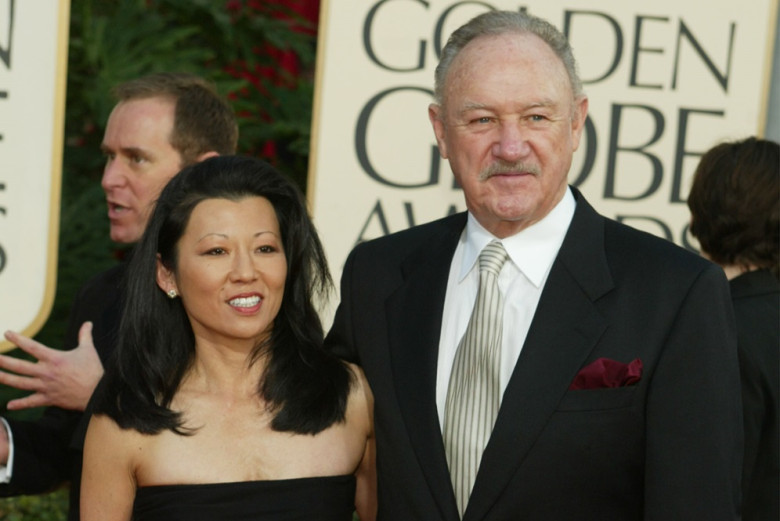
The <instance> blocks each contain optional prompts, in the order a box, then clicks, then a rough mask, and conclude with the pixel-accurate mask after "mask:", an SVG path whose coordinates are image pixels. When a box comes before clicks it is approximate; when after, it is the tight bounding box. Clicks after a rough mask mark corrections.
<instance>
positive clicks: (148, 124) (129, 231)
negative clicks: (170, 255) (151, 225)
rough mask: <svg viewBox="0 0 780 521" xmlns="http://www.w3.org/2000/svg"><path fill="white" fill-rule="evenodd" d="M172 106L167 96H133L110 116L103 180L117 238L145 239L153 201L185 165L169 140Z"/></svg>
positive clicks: (104, 145)
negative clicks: (142, 97)
mask: <svg viewBox="0 0 780 521" xmlns="http://www.w3.org/2000/svg"><path fill="white" fill-rule="evenodd" d="M174 111H175V104H174V102H173V101H172V100H169V99H164V98H146V99H134V100H128V101H122V102H120V103H118V104H117V105H116V107H114V110H113V111H112V112H111V115H110V116H109V118H108V124H107V125H106V133H105V135H104V137H103V144H102V145H101V148H102V150H103V153H104V154H105V155H106V166H105V168H104V170H103V180H102V182H101V185H102V186H103V190H104V191H105V193H106V202H107V203H108V218H109V220H110V222H111V240H113V241H116V242H120V243H133V242H136V241H138V240H139V239H140V238H141V235H142V234H143V232H144V229H145V228H146V222H147V220H148V219H149V215H150V213H151V210H152V205H153V204H154V201H155V200H156V199H157V196H158V195H159V193H160V191H161V190H162V188H163V186H165V184H166V183H167V182H168V180H169V179H170V178H171V177H173V176H174V175H176V173H177V172H178V171H179V170H180V169H181V166H182V164H181V162H182V161H181V156H180V154H179V152H178V151H177V150H175V149H174V148H173V146H171V144H170V135H171V132H172V130H173V123H174V117H175V114H174Z"/></svg>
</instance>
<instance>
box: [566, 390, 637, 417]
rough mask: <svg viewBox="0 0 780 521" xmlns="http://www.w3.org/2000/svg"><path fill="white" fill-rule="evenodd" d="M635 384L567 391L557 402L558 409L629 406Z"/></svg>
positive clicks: (632, 398) (598, 408)
mask: <svg viewBox="0 0 780 521" xmlns="http://www.w3.org/2000/svg"><path fill="white" fill-rule="evenodd" d="M636 390H637V386H635V385H632V386H629V387H617V388H610V389H580V390H575V391H567V392H566V394H565V395H563V399H562V400H561V401H560V403H559V404H558V407H557V410H558V411H601V410H608V409H621V408H625V407H630V406H631V405H632V404H633V402H634V398H635V396H636Z"/></svg>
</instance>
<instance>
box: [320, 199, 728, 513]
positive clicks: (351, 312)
mask: <svg viewBox="0 0 780 521" xmlns="http://www.w3.org/2000/svg"><path fill="white" fill-rule="evenodd" d="M573 191H574V193H575V197H576V200H577V208H576V211H575V215H574V218H573V220H572V223H571V226H570V228H569V230H568V232H567V235H566V238H565V240H564V242H563V245H562V247H561V250H560V252H559V253H558V256H557V258H556V260H555V262H554V264H553V267H552V271H551V272H550V275H549V278H548V280H547V283H546V285H545V287H544V290H543V293H542V296H541V299H540V301H539V305H538V308H537V311H536V314H535V316H534V318H533V322H532V324H531V328H530V330H529V332H528V336H527V339H526V341H525V344H524V346H523V349H522V353H521V355H520V358H519V360H518V362H517V364H516V366H515V370H514V373H513V375H512V378H511V380H510V382H509V384H508V386H507V389H506V391H505V394H504V396H503V401H502V405H501V409H500V412H499V415H498V419H497V421H496V425H495V428H494V431H493V434H492V437H491V439H490V441H489V443H488V446H487V448H486V450H485V453H484V455H483V459H482V463H481V466H480V470H479V475H478V476H477V480H476V483H475V485H474V489H473V491H472V496H471V499H470V501H469V504H468V507H467V510H466V512H465V514H464V518H463V519H464V520H466V521H474V520H495V521H498V520H502V521H510V520H511V521H516V520H521V519H522V520H524V521H534V520H540V521H553V520H554V521H565V520H590V519H599V520H602V519H604V520H621V521H630V520H640V519H644V520H657V521H673V520H684V521H695V520H702V521H718V520H727V519H728V520H732V519H737V518H738V514H737V512H738V503H739V474H740V470H741V443H742V435H741V430H742V425H741V423H742V420H741V406H740V398H739V372H738V361H737V352H736V336H735V330H734V319H733V314H732V311H731V305H730V302H729V293H728V285H727V282H726V279H725V276H724V274H723V271H722V270H721V269H720V268H718V267H717V266H715V265H714V264H711V263H709V262H708V261H705V260H703V259H701V258H700V257H698V256H697V255H694V254H692V253H690V252H687V251H685V250H683V249H681V248H679V247H677V246H675V245H673V244H672V243H670V242H667V241H664V240H662V239H658V238H656V237H653V236H651V235H649V234H646V233H643V232H639V231H637V230H634V229H631V228H629V227H627V226H624V225H621V224H618V223H616V222H614V221H611V220H607V219H605V218H603V217H601V216H600V215H598V214H597V213H596V212H595V211H594V210H593V208H592V207H591V206H590V205H589V204H588V203H587V202H586V201H585V199H584V198H583V197H582V196H581V194H579V192H577V191H576V190H573ZM465 223H466V216H465V214H458V215H454V216H451V217H448V218H445V219H442V220H439V221H436V222H433V223H429V224H425V225H421V226H418V227H416V228H412V229H409V230H406V231H403V232H400V233H397V234H393V235H390V236H386V237H383V238H380V239H377V240H374V241H370V242H366V243H362V244H360V245H358V246H357V247H356V248H355V249H354V250H353V251H352V253H351V254H350V256H349V257H348V259H347V261H346V265H345V267H344V270H343V276H342V287H341V304H340V305H339V308H338V310H337V312H336V317H335V322H334V325H333V327H332V330H331V331H330V333H329V335H328V338H327V343H328V345H329V346H330V347H332V348H333V349H334V350H336V351H337V352H339V353H340V354H341V355H342V356H344V357H345V358H348V359H350V358H351V359H352V360H354V361H357V362H359V363H360V364H361V365H362V367H363V369H364V371H365V373H366V376H367V378H368V381H369V383H370V385H371V388H372V390H373V393H374V397H375V429H376V436H377V469H378V475H379V485H378V486H379V519H380V520H385V521H398V520H404V521H412V520H420V521H439V520H441V521H445V520H446V521H455V520H457V519H458V513H457V510H456V506H455V499H454V495H453V492H452V487H451V485H450V478H449V474H448V470H447V462H446V458H445V453H444V446H443V443H442V436H441V427H440V425H439V421H438V416H437V409H436V403H435V379H436V360H437V350H438V342H439V337H440V329H441V320H442V308H443V302H444V295H445V291H446V284H447V277H448V270H449V267H450V262H451V259H452V256H453V252H454V251H455V247H456V243H457V241H458V238H459V237H460V235H461V232H462V231H463V228H464V226H465ZM505 320H506V318H505ZM600 357H607V358H611V359H614V360H617V361H620V362H624V363H627V362H630V361H632V360H634V359H636V358H639V359H641V361H642V363H643V365H644V372H643V374H642V376H641V380H640V381H639V382H638V383H637V384H635V385H633V386H630V387H623V388H613V389H586V390H576V391H570V390H568V387H569V385H570V383H571V382H572V380H573V379H574V377H575V375H576V374H577V373H578V371H579V370H580V369H581V368H582V367H583V366H585V365H587V364H589V363H590V362H592V361H594V360H595V359H597V358H600Z"/></svg>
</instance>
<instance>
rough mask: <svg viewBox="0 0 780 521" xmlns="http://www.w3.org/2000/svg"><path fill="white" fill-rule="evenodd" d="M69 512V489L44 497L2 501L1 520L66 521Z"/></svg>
mask: <svg viewBox="0 0 780 521" xmlns="http://www.w3.org/2000/svg"><path fill="white" fill-rule="evenodd" d="M67 511H68V490H67V489H61V490H58V491H56V492H52V493H51V494H46V495H43V496H19V497H14V498H8V499H4V500H2V501H0V519H2V520H3V521H32V520H35V521H65V519H66V518H67Z"/></svg>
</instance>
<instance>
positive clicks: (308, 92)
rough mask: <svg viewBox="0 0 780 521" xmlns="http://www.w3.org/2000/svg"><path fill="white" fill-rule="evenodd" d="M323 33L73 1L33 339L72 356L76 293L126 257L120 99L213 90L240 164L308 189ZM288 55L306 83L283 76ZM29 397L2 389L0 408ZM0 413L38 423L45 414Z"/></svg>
mask: <svg viewBox="0 0 780 521" xmlns="http://www.w3.org/2000/svg"><path fill="white" fill-rule="evenodd" d="M314 33H315V28H314V27H312V24H311V23H309V22H307V21H305V20H303V19H301V18H300V17H299V16H298V15H297V14H296V13H294V12H292V11H291V10H290V9H289V8H287V7H285V6H284V3H283V2H282V1H278V0H277V1H267V0H264V1H262V2H258V1H254V2H253V1H251V0H246V1H240V0H224V1H223V0H119V1H114V0H112V1H107V0H71V17H70V37H69V48H68V53H69V56H68V79H67V98H66V117H65V149H64V157H63V169H62V198H61V214H60V237H59V258H58V268H57V269H58V273H57V289H56V296H55V301H54V305H53V309H52V312H51V314H50V317H49V320H48V321H47V322H46V324H45V326H44V327H43V329H42V330H41V331H40V332H39V333H38V335H37V336H36V340H38V341H39V342H42V343H43V344H45V345H48V346H51V347H57V348H60V347H66V348H71V347H73V346H62V338H63V335H64V332H65V328H66V324H67V318H68V314H69V310H70V304H71V301H72V299H73V297H74V296H75V294H76V291H77V290H78V288H79V287H80V286H81V284H83V282H84V281H85V280H87V279H88V278H89V277H90V276H92V275H94V274H95V273H98V272H99V271H102V270H103V269H106V268H107V267H109V266H111V265H112V264H114V263H115V262H116V259H117V256H118V253H121V252H117V249H116V245H115V244H113V243H111V241H110V240H109V237H108V221H107V217H106V204H105V198H104V195H103V192H102V189H101V187H100V177H101V175H102V166H103V158H102V155H101V153H100V143H101V140H102V138H103V132H104V130H105V123H106V120H107V119H108V115H109V114H110V112H111V109H112V108H113V106H114V100H113V98H112V96H111V88H112V87H113V86H114V85H116V84H118V83H120V82H122V81H125V80H128V79H131V78H135V77H138V76H141V75H144V74H149V73H153V72H162V71H176V72H190V73H194V74H198V75H201V76H203V77H206V78H208V79H210V80H211V81H213V82H214V83H215V85H216V86H217V89H218V90H219V92H220V93H222V94H223V95H225V96H227V97H228V99H230V101H231V103H232V105H233V107H234V110H235V111H236V114H237V115H238V121H239V131H240V138H239V153H243V154H251V155H260V156H264V158H265V159H267V160H269V161H270V162H272V163H274V164H275V165H276V166H277V167H278V168H279V169H280V170H281V171H282V172H284V173H286V174H287V175H289V176H290V177H291V178H292V179H293V180H294V181H295V182H297V183H298V184H299V186H300V187H301V188H302V189H304V190H305V186H306V171H307V164H308V152H309V127H310V119H311V107H312V95H313V82H312V77H313V74H312V73H313V66H314V57H315V43H316V40H315V36H314ZM282 53H287V55H286V57H287V58H288V59H289V58H290V55H291V56H292V61H293V62H294V67H295V68H297V70H298V72H299V73H298V74H291V73H289V72H287V71H285V70H284V69H283V68H282V67H280V66H279V57H280V55H281V54H282ZM267 152H272V153H273V155H271V156H268V155H265V153H267ZM11 354H13V355H15V356H19V357H24V356H25V355H24V354H23V353H21V352H20V351H19V350H15V351H12V353H11ZM22 394H26V393H20V392H18V391H15V390H12V389H8V388H0V403H3V404H4V403H6V402H7V401H8V400H9V399H11V398H14V397H17V396H20V395H22ZM3 414H4V415H6V416H11V417H16V418H33V417H36V416H37V415H38V414H40V411H21V412H18V413H11V412H4V413H3ZM66 506H67V497H66V494H64V493H63V492H62V491H59V492H56V493H54V494H52V495H50V496H38V497H36V496H31V497H20V498H11V499H6V500H0V519H6V520H16V519H38V520H42V521H46V520H49V519H52V520H54V519H64V512H65V510H66Z"/></svg>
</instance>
